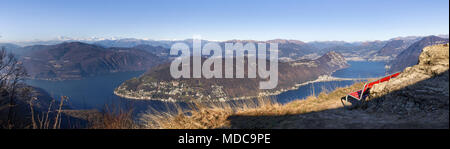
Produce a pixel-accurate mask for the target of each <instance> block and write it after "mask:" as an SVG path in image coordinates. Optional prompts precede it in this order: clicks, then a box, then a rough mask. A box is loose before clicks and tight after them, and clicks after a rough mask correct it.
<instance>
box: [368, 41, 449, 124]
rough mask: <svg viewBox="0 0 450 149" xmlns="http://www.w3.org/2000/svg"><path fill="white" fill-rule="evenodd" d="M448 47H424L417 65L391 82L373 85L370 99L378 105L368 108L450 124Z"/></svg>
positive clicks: (443, 45) (446, 45) (444, 45)
mask: <svg viewBox="0 0 450 149" xmlns="http://www.w3.org/2000/svg"><path fill="white" fill-rule="evenodd" d="M448 46H449V45H448V43H447V44H441V45H434V46H428V47H425V48H424V49H423V52H422V53H421V54H420V56H419V63H418V64H417V65H414V66H412V67H407V68H406V69H405V70H403V71H402V72H401V74H400V75H399V76H398V77H397V78H395V79H392V80H391V81H389V82H383V83H380V84H377V85H374V86H373V88H372V89H371V90H370V99H373V100H375V101H376V102H371V103H373V104H371V105H369V109H372V110H375V111H384V112H386V111H387V112H389V111H391V112H394V111H395V113H398V114H414V113H415V114H424V115H425V116H430V117H432V118H436V119H444V120H445V119H447V123H448V118H449V117H448V109H449V72H448V69H449V47H448ZM377 101H378V102H377ZM445 111H446V112H445ZM433 112H436V113H437V114H432V113H433Z"/></svg>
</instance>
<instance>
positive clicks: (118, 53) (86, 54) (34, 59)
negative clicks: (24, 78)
mask: <svg viewBox="0 0 450 149" xmlns="http://www.w3.org/2000/svg"><path fill="white" fill-rule="evenodd" d="M24 50H26V51H27V52H26V53H25V54H24V55H23V56H22V57H21V60H22V61H23V63H24V66H25V68H26V70H27V72H28V74H29V75H30V77H31V78H34V79H50V80H60V79H80V78H83V77H86V76H92V75H98V74H105V73H111V72H120V71H142V70H147V69H149V68H150V67H152V66H154V65H156V64H158V63H160V62H161V59H160V58H159V57H157V56H156V55H153V54H151V53H148V52H145V51H143V50H138V49H134V48H103V47H100V46H96V45H91V44H85V43H81V42H71V43H62V44H57V45H48V46H47V45H37V46H30V47H25V48H24Z"/></svg>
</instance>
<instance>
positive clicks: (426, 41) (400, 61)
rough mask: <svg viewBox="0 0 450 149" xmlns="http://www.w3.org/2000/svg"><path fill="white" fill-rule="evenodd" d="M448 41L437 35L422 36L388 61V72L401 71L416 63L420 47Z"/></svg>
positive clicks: (420, 50)
mask: <svg viewBox="0 0 450 149" xmlns="http://www.w3.org/2000/svg"><path fill="white" fill-rule="evenodd" d="M445 43H448V39H444V38H440V37H437V36H428V37H424V38H422V39H421V40H420V41H417V42H415V43H414V44H412V45H411V46H409V47H408V48H407V49H406V50H404V51H403V52H401V53H400V54H398V55H397V57H396V58H395V59H394V60H392V61H391V62H389V63H390V64H391V65H390V66H389V69H388V72H389V73H394V72H398V71H402V70H403V69H405V68H406V67H409V66H413V65H416V64H417V62H418V58H419V55H420V53H421V52H422V49H423V48H424V47H426V46H430V45H436V44H445Z"/></svg>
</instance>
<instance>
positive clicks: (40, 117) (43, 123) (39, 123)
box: [29, 96, 68, 129]
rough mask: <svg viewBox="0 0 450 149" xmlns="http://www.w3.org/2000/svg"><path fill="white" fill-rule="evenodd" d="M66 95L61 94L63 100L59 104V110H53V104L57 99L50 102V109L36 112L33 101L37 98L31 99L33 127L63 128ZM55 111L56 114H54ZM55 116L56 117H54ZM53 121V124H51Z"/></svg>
mask: <svg viewBox="0 0 450 149" xmlns="http://www.w3.org/2000/svg"><path fill="white" fill-rule="evenodd" d="M67 99H68V98H67V97H66V96H61V100H60V102H59V106H58V107H57V108H58V109H57V110H52V106H53V104H54V103H55V100H52V101H51V102H50V105H49V106H48V110H47V111H46V112H42V113H36V114H35V112H34V105H33V102H34V101H35V100H37V99H36V98H33V99H32V100H30V101H29V104H30V110H31V123H32V128H33V129H60V128H61V112H62V107H63V105H64V102H65V101H67ZM53 113H54V114H53ZM52 117H54V118H52ZM51 123H53V125H52V124H51Z"/></svg>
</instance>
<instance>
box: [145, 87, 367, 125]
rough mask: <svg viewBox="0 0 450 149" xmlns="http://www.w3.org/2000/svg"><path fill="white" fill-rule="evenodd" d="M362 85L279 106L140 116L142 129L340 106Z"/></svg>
mask: <svg viewBox="0 0 450 149" xmlns="http://www.w3.org/2000/svg"><path fill="white" fill-rule="evenodd" d="M362 86H363V83H362V82H359V83H355V84H353V85H352V86H350V87H344V88H336V89H335V90H334V91H333V92H330V93H326V91H324V92H321V93H320V94H319V95H318V96H317V97H316V96H310V97H307V98H306V99H304V100H295V101H292V102H290V103H287V104H285V105H281V104H279V103H277V102H273V100H271V99H268V98H261V99H258V101H251V100H246V101H245V102H241V103H238V104H229V103H194V104H192V105H191V108H192V109H193V110H189V111H185V110H182V108H179V107H178V108H176V109H177V110H175V111H174V112H167V113H160V112H157V111H153V112H152V114H149V113H148V114H144V115H143V116H142V117H141V121H143V122H144V124H143V125H144V127H145V128H152V129H212V128H230V121H229V120H228V117H230V116H283V115H291V114H302V113H309V112H314V111H322V110H327V109H335V108H340V107H343V105H342V103H341V100H340V98H341V97H343V96H345V95H346V94H347V93H349V92H352V91H356V90H358V89H361V87H362ZM187 113H190V114H187Z"/></svg>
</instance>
